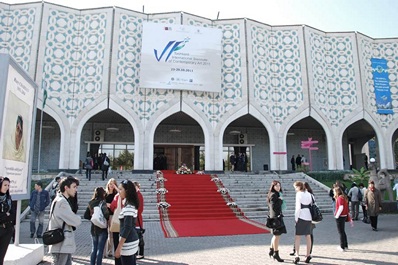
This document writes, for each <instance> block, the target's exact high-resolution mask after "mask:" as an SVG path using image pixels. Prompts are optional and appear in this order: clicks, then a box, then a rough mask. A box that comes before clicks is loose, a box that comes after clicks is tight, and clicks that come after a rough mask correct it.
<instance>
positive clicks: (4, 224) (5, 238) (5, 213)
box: [0, 177, 15, 264]
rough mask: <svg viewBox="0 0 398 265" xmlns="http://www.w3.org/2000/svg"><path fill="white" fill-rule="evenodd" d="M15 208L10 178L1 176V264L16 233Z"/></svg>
mask: <svg viewBox="0 0 398 265" xmlns="http://www.w3.org/2000/svg"><path fill="white" fill-rule="evenodd" d="M14 221H15V208H14V207H13V206H12V200H11V195H10V179H9V178H7V177H5V178H3V177H0V239H1V240H0V264H3V262H4V257H5V256H6V253H7V249H8V245H9V244H10V241H11V237H12V236H13V234H14Z"/></svg>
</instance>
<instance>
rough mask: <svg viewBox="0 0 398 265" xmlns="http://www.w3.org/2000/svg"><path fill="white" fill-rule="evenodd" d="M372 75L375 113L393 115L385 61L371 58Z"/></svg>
mask: <svg viewBox="0 0 398 265" xmlns="http://www.w3.org/2000/svg"><path fill="white" fill-rule="evenodd" d="M370 61H371V63H372V74H373V83H374V89H375V96H376V107H377V113H379V114H393V113H394V111H393V109H392V103H391V91H390V81H389V80H388V71H387V60H386V59H378V58H372V59H370Z"/></svg>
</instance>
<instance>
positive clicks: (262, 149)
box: [223, 114, 270, 171]
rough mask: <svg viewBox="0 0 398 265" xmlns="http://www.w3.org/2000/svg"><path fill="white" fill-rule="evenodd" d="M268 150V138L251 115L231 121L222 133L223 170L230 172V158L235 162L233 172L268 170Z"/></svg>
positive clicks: (262, 126)
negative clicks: (232, 157)
mask: <svg viewBox="0 0 398 265" xmlns="http://www.w3.org/2000/svg"><path fill="white" fill-rule="evenodd" d="M269 150H270V144H269V136H268V132H267V130H266V129H265V128H264V125H263V124H262V123H261V122H260V121H259V120H257V119H256V118H254V117H253V116H252V115H250V114H246V115H244V116H242V117H240V118H238V119H236V120H234V121H232V122H231V123H230V124H229V125H228V126H227V128H226V129H225V131H224V135H223V161H224V170H225V171H231V170H232V164H231V156H234V159H235V161H236V163H235V165H234V170H235V171H261V170H269V165H270V156H269V154H270V151H269ZM234 159H232V160H234Z"/></svg>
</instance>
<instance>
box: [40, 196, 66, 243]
mask: <svg viewBox="0 0 398 265" xmlns="http://www.w3.org/2000/svg"><path fill="white" fill-rule="evenodd" d="M56 203H57V202H54V205H53V208H52V211H51V214H50V218H49V220H50V219H51V216H52V215H53V211H54V208H55V204H56ZM49 224H50V221H49ZM49 224H48V225H49ZM48 225H47V229H48ZM64 228H65V222H64V223H63V224H62V228H56V229H52V230H47V231H45V232H44V233H43V244H44V245H47V246H48V245H54V244H58V243H60V242H62V241H64V239H65V235H64Z"/></svg>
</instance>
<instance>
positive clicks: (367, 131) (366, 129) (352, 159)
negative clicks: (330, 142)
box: [342, 119, 380, 170]
mask: <svg viewBox="0 0 398 265" xmlns="http://www.w3.org/2000/svg"><path fill="white" fill-rule="evenodd" d="M377 142H378V141H377V138H376V133H375V131H374V129H373V128H372V126H371V125H370V124H369V123H368V122H367V121H365V120H363V119H362V120H359V121H357V122H355V123H353V124H351V125H350V126H348V127H347V129H346V130H345V131H344V134H343V143H342V144H343V152H344V157H347V158H348V159H345V163H346V164H347V163H349V165H350V168H355V169H358V170H359V169H360V168H361V167H365V168H366V169H367V168H368V163H369V159H370V158H375V159H376V162H377V163H379V162H380V161H378V159H379V151H378V143H377Z"/></svg>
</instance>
